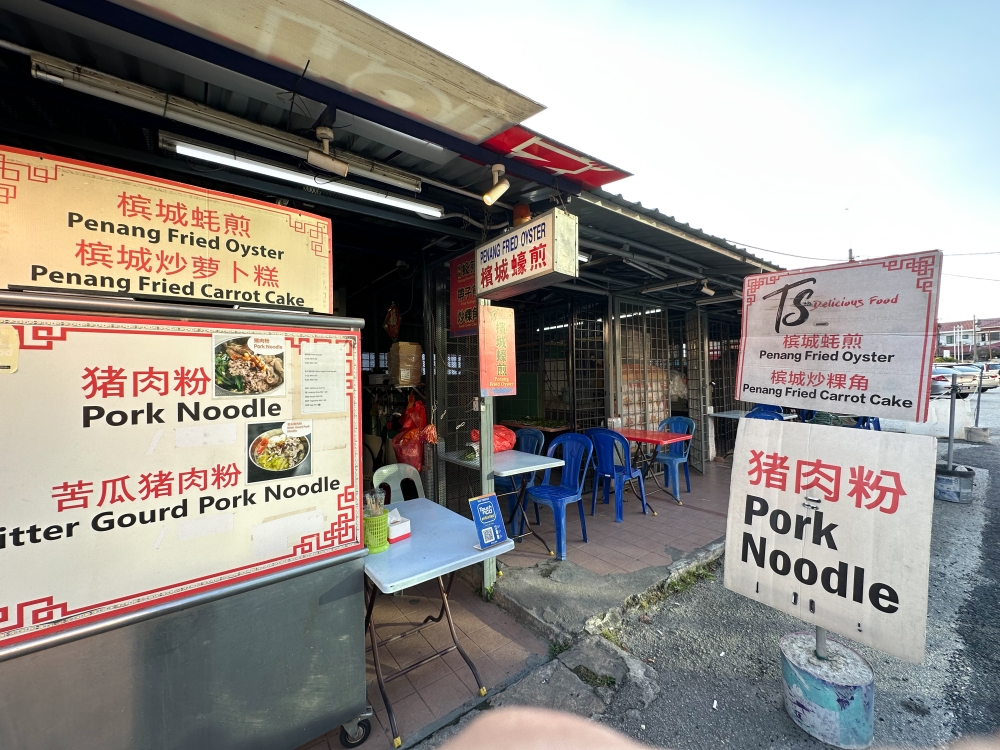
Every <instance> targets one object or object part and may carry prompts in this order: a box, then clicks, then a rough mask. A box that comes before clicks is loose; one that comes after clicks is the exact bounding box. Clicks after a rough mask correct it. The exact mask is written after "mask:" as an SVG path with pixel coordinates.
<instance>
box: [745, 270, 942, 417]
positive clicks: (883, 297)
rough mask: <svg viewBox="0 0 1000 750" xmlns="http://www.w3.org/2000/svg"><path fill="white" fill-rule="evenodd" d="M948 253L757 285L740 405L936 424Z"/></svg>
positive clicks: (751, 284)
mask: <svg viewBox="0 0 1000 750" xmlns="http://www.w3.org/2000/svg"><path fill="white" fill-rule="evenodd" d="M941 262H942V254H941V252H940V251H937V250H933V251H929V252H925V253H917V254H914V255H895V256H890V257H887V258H875V259H872V260H865V261H859V262H854V263H844V264H840V265H834V266H824V267H821V268H808V269H805V270H797V271H782V272H781V273H771V274H759V275H756V276H748V277H746V279H745V280H744V282H743V336H742V339H741V341H740V359H739V367H738V369H737V375H736V398H737V399H738V400H741V401H751V402H756V403H763V404H779V405H781V406H792V407H797V408H801V409H815V410H817V411H828V412H829V411H832V412H840V413H849V414H860V415H864V416H870V417H888V418H892V419H905V420H910V421H916V422H926V421H927V410H928V405H929V400H930V388H931V369H932V360H933V357H934V348H935V343H936V342H935V324H936V320H937V306H938V291H939V289H940V286H941Z"/></svg>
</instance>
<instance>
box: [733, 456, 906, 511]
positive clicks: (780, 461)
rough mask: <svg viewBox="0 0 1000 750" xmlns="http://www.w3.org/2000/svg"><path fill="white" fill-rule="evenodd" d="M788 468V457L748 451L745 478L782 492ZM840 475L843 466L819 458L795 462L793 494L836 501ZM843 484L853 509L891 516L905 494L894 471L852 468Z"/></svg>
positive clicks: (784, 487) (898, 476)
mask: <svg viewBox="0 0 1000 750" xmlns="http://www.w3.org/2000/svg"><path fill="white" fill-rule="evenodd" d="M789 468H790V467H789V458H788V456H783V455H780V454H779V453H777V452H775V453H770V454H767V455H765V454H764V451H758V450H751V451H750V468H749V469H748V471H747V476H748V477H749V480H750V484H752V485H760V484H763V485H764V487H767V488H771V489H776V490H782V491H784V490H785V489H786V487H787V486H788V481H787V480H788V472H789ZM844 474H845V472H844V471H843V467H841V466H839V465H837V464H832V463H827V462H826V461H823V460H822V459H816V460H811V461H810V460H797V461H796V462H795V492H796V494H799V493H801V494H803V495H804V496H805V497H809V496H810V495H809V493H810V491H816V492H818V493H819V494H821V495H822V498H821V499H822V500H825V501H826V502H830V503H835V502H838V501H839V500H840V495H841V485H842V481H843V477H844ZM847 483H848V485H849V486H850V489H849V490H848V491H847V496H848V497H850V498H853V499H854V507H856V508H864V509H866V510H872V509H874V508H878V509H879V511H880V512H882V513H889V514H892V513H895V512H896V511H897V509H898V508H899V499H900V498H901V497H903V496H904V495H906V491H905V490H904V489H903V482H902V479H901V478H900V475H899V472H898V471H889V470H887V469H882V470H876V469H869V468H866V467H864V466H852V467H850V472H849V479H848V480H847ZM817 499H820V498H817ZM869 501H870V502H869Z"/></svg>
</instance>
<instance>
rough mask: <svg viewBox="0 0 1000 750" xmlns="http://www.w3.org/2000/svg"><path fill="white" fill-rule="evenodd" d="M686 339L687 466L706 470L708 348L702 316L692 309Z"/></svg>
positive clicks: (687, 316)
mask: <svg viewBox="0 0 1000 750" xmlns="http://www.w3.org/2000/svg"><path fill="white" fill-rule="evenodd" d="M684 323H685V328H686V334H687V335H686V339H687V365H688V371H687V391H688V417H690V418H691V419H693V420H694V425H695V429H694V437H693V438H692V439H691V452H690V453H689V454H688V463H689V464H690V465H691V468H693V469H697V470H698V471H701V472H704V471H705V462H706V461H707V460H708V424H707V422H708V419H707V417H706V416H705V415H706V413H707V411H708V409H707V406H708V396H707V394H708V377H709V376H708V346H707V332H706V330H705V328H706V326H705V315H704V313H702V312H701V311H700V310H694V311H692V312H689V313H687V314H686V315H685V318H684Z"/></svg>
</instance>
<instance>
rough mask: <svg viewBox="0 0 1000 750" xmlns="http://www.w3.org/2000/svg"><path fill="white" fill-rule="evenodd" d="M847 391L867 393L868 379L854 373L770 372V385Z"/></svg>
mask: <svg viewBox="0 0 1000 750" xmlns="http://www.w3.org/2000/svg"><path fill="white" fill-rule="evenodd" d="M824 384H825V385H826V387H827V388H834V389H837V390H842V391H843V390H848V391H867V390H868V385H869V382H868V378H867V377H866V376H864V375H859V374H857V373H855V374H854V375H848V374H847V373H843V372H806V371H804V370H771V385H798V386H809V387H812V386H817V385H824Z"/></svg>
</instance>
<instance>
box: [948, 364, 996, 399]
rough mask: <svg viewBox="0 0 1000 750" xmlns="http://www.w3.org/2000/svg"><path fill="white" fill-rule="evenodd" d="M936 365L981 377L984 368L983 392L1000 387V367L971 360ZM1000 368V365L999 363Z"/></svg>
mask: <svg viewBox="0 0 1000 750" xmlns="http://www.w3.org/2000/svg"><path fill="white" fill-rule="evenodd" d="M934 366H935V367H946V368H949V369H953V370H958V371H960V372H968V373H972V374H973V375H975V376H976V378H977V379H978V378H979V372H980V370H982V373H983V392H984V393H985V392H986V391H988V390H990V389H991V388H1000V369H995V370H991V369H989V367H988V366H987V365H986V364H984V363H981V362H971V363H965V364H941V363H938V364H936V365H934ZM997 367H998V368H1000V365H997Z"/></svg>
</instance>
